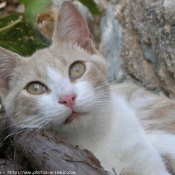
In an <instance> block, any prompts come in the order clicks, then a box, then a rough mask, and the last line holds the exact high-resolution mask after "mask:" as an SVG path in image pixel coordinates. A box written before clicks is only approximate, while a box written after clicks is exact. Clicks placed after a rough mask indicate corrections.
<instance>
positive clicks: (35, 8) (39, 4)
mask: <svg viewBox="0 0 175 175" xmlns="http://www.w3.org/2000/svg"><path fill="white" fill-rule="evenodd" d="M19 2H20V3H23V4H24V6H25V11H24V16H25V20H26V21H27V22H28V23H29V24H30V25H31V26H32V27H33V28H34V24H35V17H36V15H37V14H40V13H43V12H45V11H46V7H47V6H48V5H50V4H51V1H50V0H19Z"/></svg>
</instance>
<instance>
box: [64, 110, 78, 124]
mask: <svg viewBox="0 0 175 175" xmlns="http://www.w3.org/2000/svg"><path fill="white" fill-rule="evenodd" d="M79 115H80V114H78V113H76V112H72V114H71V115H70V116H69V117H68V118H67V119H66V121H65V122H64V124H66V125H67V124H69V123H71V122H72V121H73V120H75V119H76V118H78V117H79Z"/></svg>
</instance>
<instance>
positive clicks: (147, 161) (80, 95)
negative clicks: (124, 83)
mask: <svg viewBox="0 0 175 175" xmlns="http://www.w3.org/2000/svg"><path fill="white" fill-rule="evenodd" d="M47 70H48V82H49V85H50V86H49V88H50V90H51V92H50V93H49V94H46V95H44V96H42V97H41V99H40V100H39V101H38V105H39V106H40V108H41V109H42V110H44V114H45V115H44V116H45V117H48V116H52V118H50V119H48V120H50V121H53V123H54V126H55V127H54V130H55V132H58V133H59V134H60V135H62V136H63V137H67V139H68V141H69V142H70V143H71V144H74V145H79V146H80V148H82V149H89V150H90V151H92V152H93V153H94V154H95V156H96V157H97V158H98V159H99V160H100V162H101V164H102V166H103V167H104V168H105V169H106V170H108V171H110V172H112V168H114V169H115V171H116V172H117V173H118V174H120V173H123V174H127V173H129V174H132V175H168V174H169V173H168V172H167V171H166V168H165V164H164V163H163V161H162V158H161V157H160V155H159V153H158V151H157V150H156V148H155V147H154V146H153V145H152V143H153V141H151V142H150V138H149V139H148V137H147V136H146V134H145V133H144V131H143V129H142V127H141V125H140V123H139V121H138V119H137V118H136V113H135V111H134V108H135V109H137V108H138V107H140V106H143V105H144V103H147V102H146V101H145V102H144V103H143V104H140V103H138V101H137V100H136V101H135V105H134V103H133V106H130V104H129V103H128V102H127V101H126V99H125V98H124V97H123V96H122V95H115V94H111V98H110V102H108V104H110V105H109V106H108V107H104V108H103V110H98V109H96V108H94V106H95V103H96V100H97V99H98V98H97V96H96V95H95V92H94V90H93V87H92V86H91V84H90V83H88V82H85V81H84V82H77V83H71V82H70V81H69V80H67V79H66V78H64V77H63V76H62V75H61V73H58V72H56V71H55V70H53V69H52V68H50V67H49V68H48V69H47ZM69 92H74V93H76V94H77V98H76V101H75V106H74V110H75V111H76V112H79V113H85V114H86V113H87V114H86V115H82V116H80V117H79V118H78V119H76V121H73V122H72V123H71V124H70V125H68V126H64V124H63V122H64V121H65V120H66V118H67V117H69V115H70V114H71V110H70V109H69V108H68V107H66V106H65V105H63V104H59V103H58V101H59V99H60V98H61V96H62V95H66V94H67V93H69ZM137 104H138V105H137ZM51 111H52V114H50V112H51ZM57 124H58V125H57ZM72 128H74V129H72ZM158 150H159V149H158Z"/></svg>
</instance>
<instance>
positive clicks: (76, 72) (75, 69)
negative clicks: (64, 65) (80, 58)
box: [69, 62, 85, 79]
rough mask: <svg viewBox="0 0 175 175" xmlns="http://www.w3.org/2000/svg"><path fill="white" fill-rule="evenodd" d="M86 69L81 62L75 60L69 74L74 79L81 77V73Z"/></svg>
mask: <svg viewBox="0 0 175 175" xmlns="http://www.w3.org/2000/svg"><path fill="white" fill-rule="evenodd" d="M84 71H85V66H84V64H83V63H81V62H75V63H73V64H72V65H71V66H70V69H69V76H70V78H72V79H76V78H79V77H80V76H81V75H83V73H84Z"/></svg>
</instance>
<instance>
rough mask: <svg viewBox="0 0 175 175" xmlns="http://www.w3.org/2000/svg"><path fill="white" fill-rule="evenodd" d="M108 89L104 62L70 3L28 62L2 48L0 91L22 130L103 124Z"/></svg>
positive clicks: (64, 4)
mask: <svg viewBox="0 0 175 175" xmlns="http://www.w3.org/2000/svg"><path fill="white" fill-rule="evenodd" d="M108 88H109V87H108V83H107V73H106V63H105V59H104V58H103V57H101V56H100V55H99V54H98V53H97V51H96V49H95V47H94V42H93V39H92V36H91V34H90V32H89V29H88V27H87V24H86V21H85V20H84V19H83V17H82V15H81V14H80V13H79V11H78V10H77V9H76V8H75V6H74V5H73V4H72V3H70V2H65V3H63V4H62V6H61V9H60V14H59V16H58V19H57V23H56V27H55V31H54V34H53V44H52V45H51V46H50V47H49V48H46V49H44V50H39V51H37V52H36V53H34V54H33V55H32V56H31V57H26V58H23V57H21V56H19V55H18V54H15V53H12V52H10V51H7V50H5V49H3V48H0V93H1V96H2V99H3V102H4V106H5V109H6V113H7V114H8V116H10V117H12V120H13V121H14V122H15V123H16V124H17V125H19V126H20V127H25V128H26V127H27V128H36V127H37V128H41V127H43V126H47V127H52V128H55V130H58V128H62V129H67V128H70V127H71V128H81V127H88V126H89V125H90V124H93V123H98V122H103V118H100V117H101V116H102V115H103V113H105V111H106V106H108V105H107V104H108V102H109V98H110V95H109V89H108ZM99 120H101V121H99ZM104 122H105V121H104Z"/></svg>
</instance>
